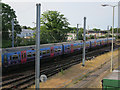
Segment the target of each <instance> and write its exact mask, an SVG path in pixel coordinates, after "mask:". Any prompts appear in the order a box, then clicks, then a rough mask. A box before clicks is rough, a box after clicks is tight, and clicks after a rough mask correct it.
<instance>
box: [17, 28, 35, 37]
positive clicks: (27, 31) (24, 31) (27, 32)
mask: <svg viewBox="0 0 120 90" xmlns="http://www.w3.org/2000/svg"><path fill="white" fill-rule="evenodd" d="M34 33H35V31H34V30H31V29H22V32H21V33H20V34H17V36H19V37H21V38H23V37H24V38H30V37H33V35H34Z"/></svg>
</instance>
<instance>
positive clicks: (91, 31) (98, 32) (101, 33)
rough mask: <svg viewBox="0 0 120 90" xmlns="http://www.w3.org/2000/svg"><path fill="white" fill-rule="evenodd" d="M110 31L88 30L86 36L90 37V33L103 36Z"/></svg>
mask: <svg viewBox="0 0 120 90" xmlns="http://www.w3.org/2000/svg"><path fill="white" fill-rule="evenodd" d="M107 33H108V32H107V31H93V30H89V31H86V36H87V37H89V36H90V35H93V36H96V37H101V36H105V35H106V34H107Z"/></svg>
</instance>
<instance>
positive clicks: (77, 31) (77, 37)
mask: <svg viewBox="0 0 120 90" xmlns="http://www.w3.org/2000/svg"><path fill="white" fill-rule="evenodd" d="M78 26H79V24H77V40H78Z"/></svg>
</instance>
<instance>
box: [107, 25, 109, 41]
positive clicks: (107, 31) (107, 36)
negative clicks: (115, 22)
mask: <svg viewBox="0 0 120 90" xmlns="http://www.w3.org/2000/svg"><path fill="white" fill-rule="evenodd" d="M108 37H109V26H107V43H108Z"/></svg>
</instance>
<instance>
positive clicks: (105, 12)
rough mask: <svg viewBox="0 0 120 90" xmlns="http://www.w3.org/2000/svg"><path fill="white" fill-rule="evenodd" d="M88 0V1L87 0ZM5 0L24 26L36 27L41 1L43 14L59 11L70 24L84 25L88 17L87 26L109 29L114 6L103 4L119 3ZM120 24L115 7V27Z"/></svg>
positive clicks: (104, 1) (102, 0) (115, 2)
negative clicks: (37, 5)
mask: <svg viewBox="0 0 120 90" xmlns="http://www.w3.org/2000/svg"><path fill="white" fill-rule="evenodd" d="M85 1H86V2H85ZM85 1H83V0H69V1H68V0H29V1H27V0H24V1H23V0H21V1H18V0H11V1H10V0H3V2H5V3H7V4H9V5H10V6H11V7H12V8H13V9H14V10H15V12H16V15H17V20H18V21H19V24H20V25H22V26H24V25H25V26H30V27H34V26H35V24H34V23H33V22H36V3H41V14H42V13H43V12H44V11H47V10H54V11H59V12H60V13H61V14H64V16H65V17H66V18H67V19H68V22H69V23H70V26H72V27H76V26H77V24H79V27H83V23H84V21H83V18H84V17H86V18H87V28H88V27H89V29H92V28H100V29H102V30H104V29H107V26H108V25H109V26H112V7H102V6H101V4H110V5H117V4H118V0H116V1H115V0H114V2H113V1H112V0H108V1H109V2H108V1H107V2H106V0H101V1H99V0H91V1H89V2H88V0H85ZM117 26H118V7H116V8H115V27H117Z"/></svg>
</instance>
